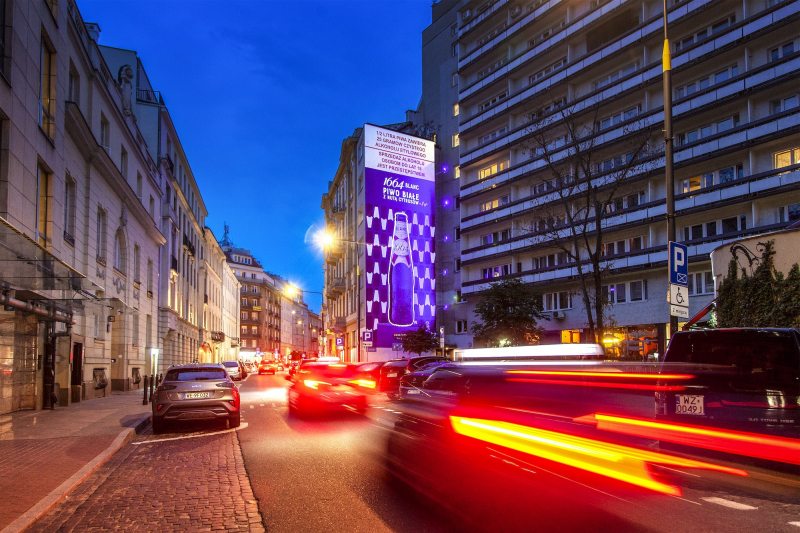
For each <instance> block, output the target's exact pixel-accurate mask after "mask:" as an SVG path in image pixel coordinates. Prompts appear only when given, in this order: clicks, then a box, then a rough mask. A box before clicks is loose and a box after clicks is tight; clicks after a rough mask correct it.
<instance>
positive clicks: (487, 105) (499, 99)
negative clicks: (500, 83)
mask: <svg viewBox="0 0 800 533" xmlns="http://www.w3.org/2000/svg"><path fill="white" fill-rule="evenodd" d="M506 96H508V91H505V92H502V93H500V94H498V95H497V96H495V97H493V98H490V99H488V100H486V101H485V102H483V103H482V104H481V105H479V106H478V110H479V111H485V110H486V109H489V108H490V107H492V106H493V105H495V104H496V103H498V102H502V101H503V100H505V99H506Z"/></svg>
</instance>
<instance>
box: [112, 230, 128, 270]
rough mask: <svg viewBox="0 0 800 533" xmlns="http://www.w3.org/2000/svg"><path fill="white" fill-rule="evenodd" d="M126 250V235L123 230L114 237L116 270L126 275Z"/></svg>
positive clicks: (118, 231)
mask: <svg viewBox="0 0 800 533" xmlns="http://www.w3.org/2000/svg"><path fill="white" fill-rule="evenodd" d="M126 252H127V250H126V248H125V235H124V234H123V233H122V230H117V234H116V235H115V237H114V268H116V269H117V270H118V271H120V272H122V273H123V274H124V273H125V263H126V261H127V257H126Z"/></svg>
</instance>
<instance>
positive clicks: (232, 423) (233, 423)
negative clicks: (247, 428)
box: [228, 413, 242, 429]
mask: <svg viewBox="0 0 800 533" xmlns="http://www.w3.org/2000/svg"><path fill="white" fill-rule="evenodd" d="M241 423H242V415H241V414H239V413H236V414H235V415H231V416H230V418H228V426H229V427H230V428H231V429H233V428H238V427H239V425H240V424H241Z"/></svg>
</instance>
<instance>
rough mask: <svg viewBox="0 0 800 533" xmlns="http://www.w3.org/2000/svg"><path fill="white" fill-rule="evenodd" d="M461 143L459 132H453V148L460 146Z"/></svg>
mask: <svg viewBox="0 0 800 533" xmlns="http://www.w3.org/2000/svg"><path fill="white" fill-rule="evenodd" d="M459 144H460V143H459V139H458V133H454V134H453V148H455V147H456V146H458V145H459Z"/></svg>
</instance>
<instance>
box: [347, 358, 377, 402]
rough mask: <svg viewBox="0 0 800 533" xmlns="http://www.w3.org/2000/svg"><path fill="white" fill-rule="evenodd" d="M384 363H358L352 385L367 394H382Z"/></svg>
mask: <svg viewBox="0 0 800 533" xmlns="http://www.w3.org/2000/svg"><path fill="white" fill-rule="evenodd" d="M383 364H384V362H383V361H379V362H374V363H357V364H355V365H354V366H355V370H354V374H353V379H352V380H350V384H351V385H353V386H355V387H357V388H358V389H359V390H361V391H363V392H365V393H367V394H375V393H377V392H380V381H381V367H382V366H383Z"/></svg>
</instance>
